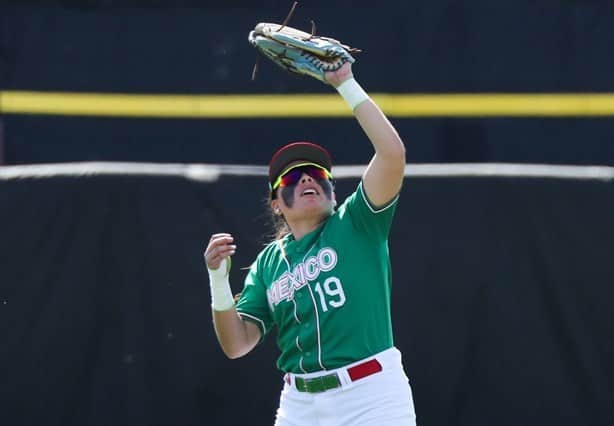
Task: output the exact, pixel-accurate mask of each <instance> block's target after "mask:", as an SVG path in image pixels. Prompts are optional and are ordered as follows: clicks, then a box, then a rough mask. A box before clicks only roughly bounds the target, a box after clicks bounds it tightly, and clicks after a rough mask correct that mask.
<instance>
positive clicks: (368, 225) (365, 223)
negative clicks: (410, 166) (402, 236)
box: [341, 181, 399, 239]
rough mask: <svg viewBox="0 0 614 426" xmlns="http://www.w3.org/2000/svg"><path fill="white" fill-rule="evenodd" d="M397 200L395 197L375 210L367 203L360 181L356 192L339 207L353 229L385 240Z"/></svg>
mask: <svg viewBox="0 0 614 426" xmlns="http://www.w3.org/2000/svg"><path fill="white" fill-rule="evenodd" d="M398 200H399V196H398V195H397V196H396V197H394V198H393V199H392V200H391V201H390V202H389V203H388V204H386V205H385V206H381V207H377V208H375V207H373V205H372V204H371V202H370V201H369V199H368V197H367V194H366V192H365V190H364V188H363V183H362V181H360V183H359V184H358V188H356V191H354V193H353V194H351V195H350V196H349V197H348V198H346V200H345V202H344V203H343V205H342V206H341V212H343V213H344V214H346V215H348V216H349V217H350V218H351V220H352V222H353V224H354V227H356V228H357V229H358V230H359V231H362V232H366V233H368V234H370V236H372V237H375V238H381V239H386V238H388V233H389V232H390V227H391V225H392V219H393V217H394V213H395V211H396V206H397V202H398Z"/></svg>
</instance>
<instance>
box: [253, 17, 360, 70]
mask: <svg viewBox="0 0 614 426" xmlns="http://www.w3.org/2000/svg"><path fill="white" fill-rule="evenodd" d="M312 24H313V23H312ZM248 39H249V42H250V43H251V44H252V45H253V46H254V47H255V48H256V49H257V50H258V51H259V52H261V53H262V54H263V55H264V56H266V57H267V58H269V59H270V60H272V61H273V62H275V63H276V64H277V65H279V66H280V67H282V68H283V69H285V70H286V71H289V72H291V73H295V74H301V75H309V76H311V77H314V78H316V79H318V80H321V81H323V82H326V79H325V78H324V73H325V72H329V71H337V70H338V69H339V68H341V66H342V65H343V64H345V63H346V62H349V63H354V61H355V59H354V57H353V56H352V53H358V52H360V50H359V49H354V48H352V47H350V46H347V45H345V44H342V43H341V42H339V41H338V40H335V39H333V38H330V37H321V36H316V35H315V25H313V28H312V33H311V34H309V33H306V32H304V31H301V30H297V29H296V28H292V27H288V26H286V25H283V24H282V25H279V24H270V23H266V22H261V23H259V24H258V25H256V28H254V30H253V31H251V32H250V33H249V37H248ZM252 78H254V76H252Z"/></svg>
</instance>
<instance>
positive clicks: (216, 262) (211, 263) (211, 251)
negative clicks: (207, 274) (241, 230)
mask: <svg viewBox="0 0 614 426" xmlns="http://www.w3.org/2000/svg"><path fill="white" fill-rule="evenodd" d="M233 242H234V238H233V237H232V235H230V234H227V233H219V234H213V235H212V236H211V239H210V240H209V244H208V245H207V248H206V249H205V254H204V257H205V263H206V264H207V268H209V269H211V270H215V269H218V268H219V267H220V262H221V261H222V260H223V259H226V258H227V257H229V256H232V255H233V254H235V251H236V250H237V246H236V245H235V244H232V243H233Z"/></svg>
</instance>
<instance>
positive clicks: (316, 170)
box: [273, 164, 333, 190]
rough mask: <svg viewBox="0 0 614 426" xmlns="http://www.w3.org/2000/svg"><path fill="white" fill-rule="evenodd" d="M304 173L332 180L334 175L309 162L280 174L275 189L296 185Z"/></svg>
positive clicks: (320, 178)
mask: <svg viewBox="0 0 614 426" xmlns="http://www.w3.org/2000/svg"><path fill="white" fill-rule="evenodd" d="M303 173H305V174H307V175H308V176H311V177H312V178H313V179H315V180H316V181H322V180H332V179H333V175H332V174H331V173H330V172H329V171H328V170H326V169H325V168H323V167H320V166H317V165H315V164H307V165H300V164H299V165H297V166H296V167H293V168H291V169H290V170H288V171H287V172H286V173H284V174H283V175H281V176H279V177H278V178H277V180H276V181H275V183H274V184H273V190H276V189H277V188H285V187H286V186H292V185H296V184H297V183H298V181H299V180H301V176H303Z"/></svg>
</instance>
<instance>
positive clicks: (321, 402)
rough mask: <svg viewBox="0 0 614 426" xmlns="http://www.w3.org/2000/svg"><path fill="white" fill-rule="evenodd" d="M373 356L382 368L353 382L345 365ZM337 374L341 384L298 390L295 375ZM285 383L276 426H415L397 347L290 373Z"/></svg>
mask: <svg viewBox="0 0 614 426" xmlns="http://www.w3.org/2000/svg"><path fill="white" fill-rule="evenodd" d="M372 358H376V359H377V360H378V361H379V363H380V364H381V365H382V371H380V372H378V373H375V374H372V375H370V376H367V377H364V378H362V379H358V380H357V381H355V382H352V381H351V379H350V378H349V375H348V373H347V370H346V369H347V368H348V367H352V366H353V365H354V364H360V363H362V362H364V361H367V360H369V359H372ZM331 373H337V374H338V376H339V379H340V381H341V383H342V385H341V387H339V388H335V389H330V390H328V391H325V392H320V393H307V392H301V391H298V390H297V389H296V388H295V387H294V378H295V377H301V378H313V377H318V376H322V375H327V374H331ZM289 376H290V383H287V382H286V384H285V385H284V388H283V390H282V392H281V398H280V401H279V408H278V409H277V418H276V421H275V426H415V425H416V414H415V412H414V402H413V397H412V393H411V387H410V385H409V381H408V379H407V376H406V375H405V372H404V371H403V365H402V363H401V353H400V352H399V351H398V349H396V348H391V349H387V350H385V351H383V352H380V353H379V354H376V355H375V356H374V357H373V356H372V357H368V358H366V359H364V360H361V361H358V362H356V363H353V364H350V365H348V366H346V367H344V368H339V369H336V370H328V371H323V372H318V373H310V374H296V375H294V374H291V375H289Z"/></svg>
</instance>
